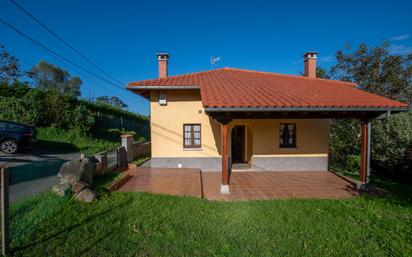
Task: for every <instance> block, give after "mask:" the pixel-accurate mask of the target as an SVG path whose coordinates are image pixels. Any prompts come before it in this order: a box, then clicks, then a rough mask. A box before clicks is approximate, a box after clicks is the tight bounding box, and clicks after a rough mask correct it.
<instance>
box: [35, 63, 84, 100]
mask: <svg viewBox="0 0 412 257" xmlns="http://www.w3.org/2000/svg"><path fill="white" fill-rule="evenodd" d="M28 75H29V77H30V78H31V79H32V80H33V84H34V85H35V86H36V87H37V88H38V89H40V90H44V91H56V92H58V93H60V94H62V95H65V96H69V97H73V98H77V97H78V96H80V86H81V84H82V81H81V79H80V78H79V77H71V76H70V74H69V72H68V71H66V70H63V69H61V68H59V67H57V66H55V65H53V64H50V63H48V62H46V61H40V62H39V63H38V64H37V65H36V66H34V67H33V68H32V69H31V70H30V71H29V72H28Z"/></svg>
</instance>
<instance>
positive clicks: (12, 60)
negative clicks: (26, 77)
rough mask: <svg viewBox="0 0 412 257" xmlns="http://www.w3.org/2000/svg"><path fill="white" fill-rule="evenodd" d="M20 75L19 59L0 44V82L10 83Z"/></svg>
mask: <svg viewBox="0 0 412 257" xmlns="http://www.w3.org/2000/svg"><path fill="white" fill-rule="evenodd" d="M20 77H21V71H20V64H19V60H18V59H17V58H16V57H14V56H12V55H11V54H9V53H8V52H7V51H6V49H5V48H4V46H2V45H0V83H1V84H3V83H4V84H11V83H14V82H17V81H18V80H19V78H20Z"/></svg>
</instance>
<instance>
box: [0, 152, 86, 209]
mask: <svg viewBox="0 0 412 257" xmlns="http://www.w3.org/2000/svg"><path fill="white" fill-rule="evenodd" d="M78 157H79V153H58V152H55V151H48V150H45V149H36V150H33V151H28V152H23V153H18V154H13V155H8V154H4V153H0V166H1V165H3V164H6V165H7V166H8V167H10V174H11V186H10V201H11V202H15V201H16V200H20V199H23V198H26V197H29V196H33V195H37V194H40V193H43V192H46V191H47V190H49V189H50V187H52V186H53V185H54V184H55V183H56V182H57V176H56V174H57V172H58V171H59V169H60V166H61V165H62V164H63V163H64V162H66V161H68V160H72V159H76V158H78Z"/></svg>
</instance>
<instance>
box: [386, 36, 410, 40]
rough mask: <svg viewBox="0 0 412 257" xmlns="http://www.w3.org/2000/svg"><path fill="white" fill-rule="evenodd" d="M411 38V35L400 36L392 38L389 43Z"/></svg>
mask: <svg viewBox="0 0 412 257" xmlns="http://www.w3.org/2000/svg"><path fill="white" fill-rule="evenodd" d="M410 36H411V35H409V34H403V35H398V36H394V37H391V38H390V39H389V41H401V40H405V39H407V38H409V37H410Z"/></svg>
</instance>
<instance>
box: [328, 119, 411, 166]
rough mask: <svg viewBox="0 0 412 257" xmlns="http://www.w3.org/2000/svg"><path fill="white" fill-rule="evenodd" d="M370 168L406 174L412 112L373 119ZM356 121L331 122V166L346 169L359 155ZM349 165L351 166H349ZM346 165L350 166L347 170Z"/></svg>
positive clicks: (358, 133) (357, 121)
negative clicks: (406, 154) (406, 156)
mask: <svg viewBox="0 0 412 257" xmlns="http://www.w3.org/2000/svg"><path fill="white" fill-rule="evenodd" d="M371 139H372V140H371V167H372V168H373V169H374V170H375V171H385V172H391V173H395V172H396V173H399V172H409V173H412V170H410V168H409V167H408V163H407V161H406V158H405V150H406V148H407V147H408V146H409V145H411V143H412V112H407V113H400V114H395V115H392V116H391V117H389V118H388V119H383V120H375V121H373V122H372V129H371ZM360 141H361V140H360V122H359V120H350V119H348V120H333V121H332V123H331V141H330V164H331V167H332V168H333V169H342V170H347V169H348V168H349V167H352V166H351V165H352V161H353V160H349V159H351V158H352V159H353V158H354V157H351V156H356V155H359V153H360ZM349 163H351V164H350V165H349ZM348 165H349V167H348Z"/></svg>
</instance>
